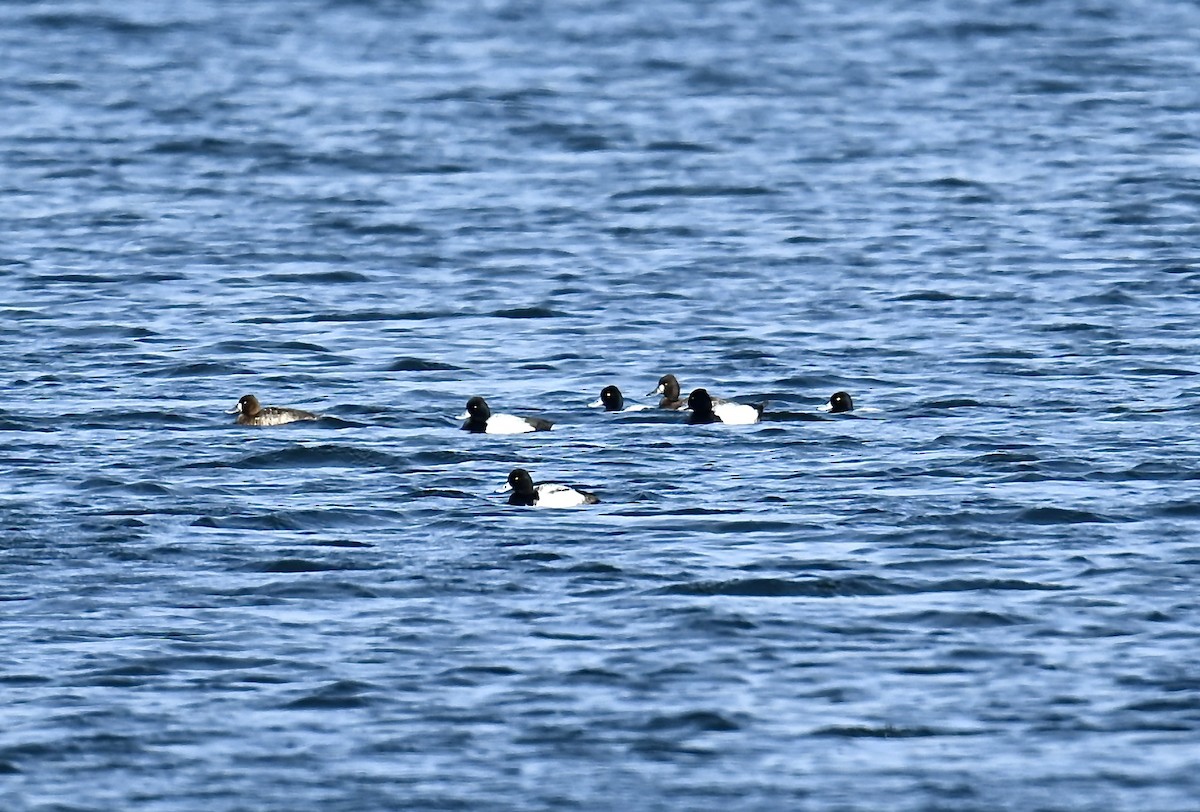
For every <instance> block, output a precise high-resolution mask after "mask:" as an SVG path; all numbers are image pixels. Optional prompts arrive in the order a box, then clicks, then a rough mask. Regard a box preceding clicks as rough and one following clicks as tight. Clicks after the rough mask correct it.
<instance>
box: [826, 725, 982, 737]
mask: <svg viewBox="0 0 1200 812" xmlns="http://www.w3.org/2000/svg"><path fill="white" fill-rule="evenodd" d="M812 735H814V736H824V737H831V738H838V739H917V738H928V737H930V736H977V735H980V732H979V731H973V730H944V729H941V728H935V727H924V726H897V725H878V726H875V725H830V726H829V727H822V728H818V729H817V730H814V731H813V732H812Z"/></svg>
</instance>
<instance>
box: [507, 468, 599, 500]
mask: <svg viewBox="0 0 1200 812" xmlns="http://www.w3.org/2000/svg"><path fill="white" fill-rule="evenodd" d="M506 491H512V495H511V496H509V497H508V503H509V504H510V505H523V506H526V507H548V508H564V507H578V506H579V505H594V504H597V503H598V502H599V501H600V498H599V497H598V496H596V494H594V493H588V492H587V491H578V490H575V489H574V488H572V487H570V486H569V485H563V484H560V483H558V482H538V483H536V484H535V483H534V481H533V477H531V476H530V475H529V472H528V471H526V470H525V469H524V468H514V469H512V471H511V472H510V473H509V475H508V484H507V485H505V486H504V487H502V488H500V489H499V490H498V491H497V493H505V492H506Z"/></svg>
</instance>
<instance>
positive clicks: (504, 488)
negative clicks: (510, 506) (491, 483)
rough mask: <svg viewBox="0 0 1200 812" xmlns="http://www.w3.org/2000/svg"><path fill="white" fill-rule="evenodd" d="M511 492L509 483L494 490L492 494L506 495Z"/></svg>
mask: <svg viewBox="0 0 1200 812" xmlns="http://www.w3.org/2000/svg"><path fill="white" fill-rule="evenodd" d="M511 490H512V484H511V483H509V482H505V483H504V484H503V485H501V486H500V487H499V488H496V490H495V491H493V493H508V492H509V491H511Z"/></svg>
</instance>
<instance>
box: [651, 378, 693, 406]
mask: <svg viewBox="0 0 1200 812" xmlns="http://www.w3.org/2000/svg"><path fill="white" fill-rule="evenodd" d="M646 395H647V396H650V395H662V400H660V401H659V402H658V408H660V409H682V408H684V407H685V406H687V401H685V400H683V399H682V398H680V397H679V380H678V379H677V378H676V377H675V376H674V375H663V376H662V377H661V378H659V379H658V386H657V387H656V388H655V389H654V391H653V392H647V393H646Z"/></svg>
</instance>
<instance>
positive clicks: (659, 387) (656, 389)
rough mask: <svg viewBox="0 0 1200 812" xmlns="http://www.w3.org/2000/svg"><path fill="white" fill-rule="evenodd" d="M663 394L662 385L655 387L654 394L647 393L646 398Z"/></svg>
mask: <svg viewBox="0 0 1200 812" xmlns="http://www.w3.org/2000/svg"><path fill="white" fill-rule="evenodd" d="M661 394H663V385H662V384H661V383H660V384H659V385H658V386H656V387H654V391H653V392H647V393H646V397H650V396H651V395H661Z"/></svg>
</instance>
